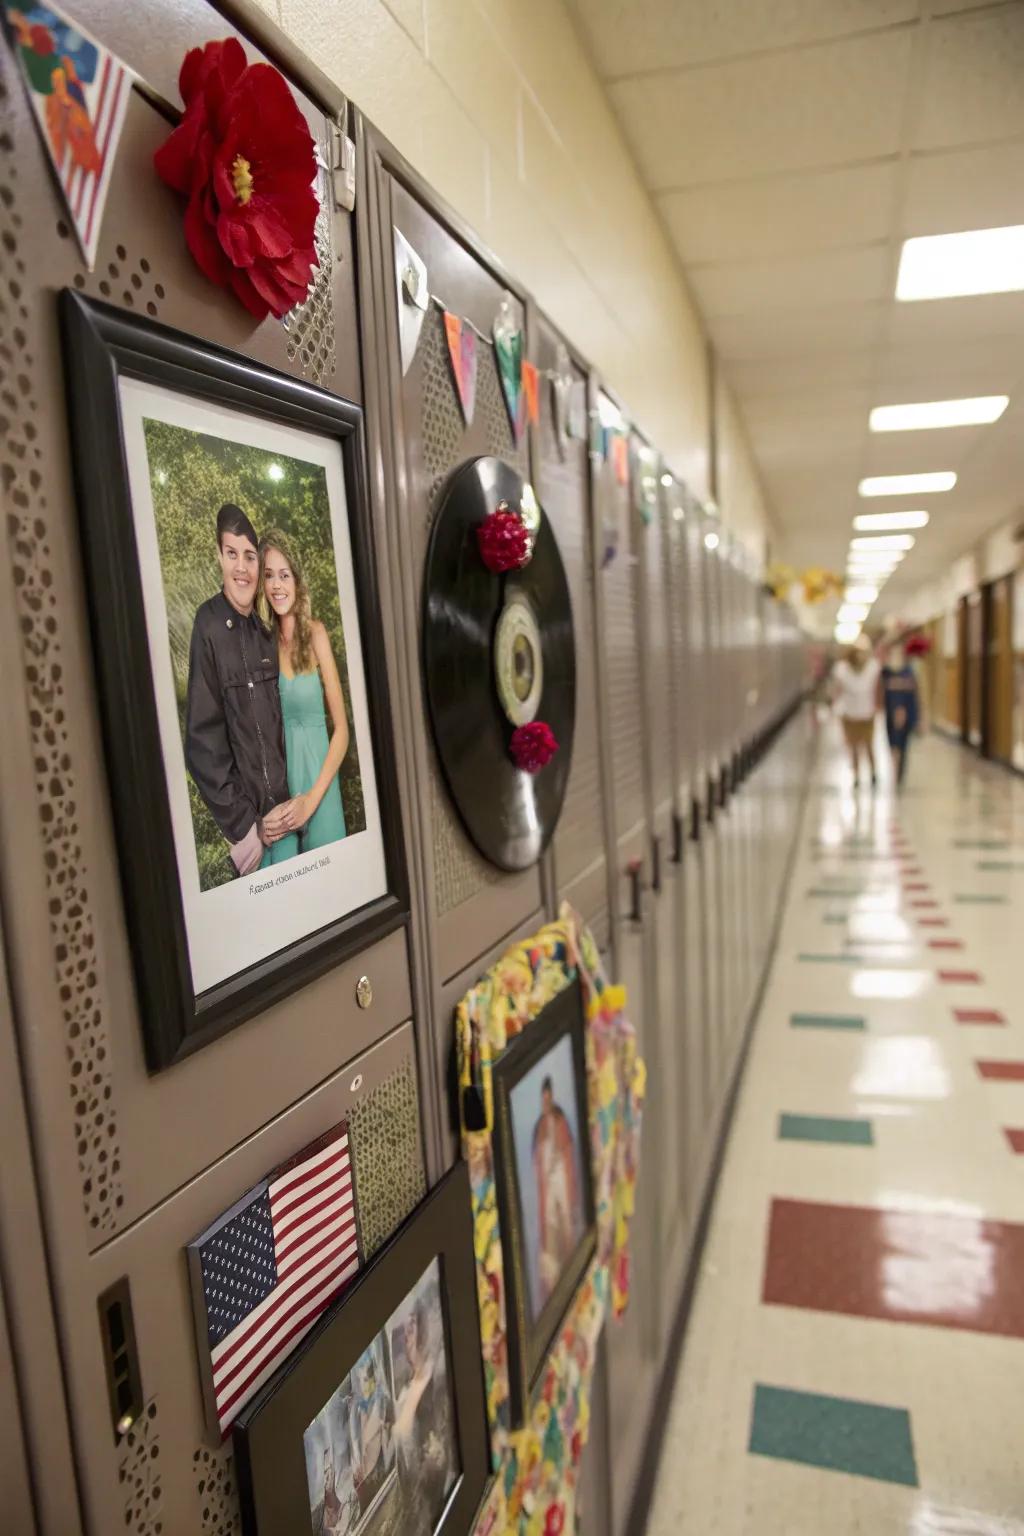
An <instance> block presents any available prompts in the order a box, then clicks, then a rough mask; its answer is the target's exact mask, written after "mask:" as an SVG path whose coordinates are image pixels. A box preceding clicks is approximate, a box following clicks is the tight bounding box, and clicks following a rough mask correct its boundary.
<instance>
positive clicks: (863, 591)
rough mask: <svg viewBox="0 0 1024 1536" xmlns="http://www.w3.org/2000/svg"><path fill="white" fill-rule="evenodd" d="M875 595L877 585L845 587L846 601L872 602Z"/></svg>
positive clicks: (876, 593)
mask: <svg viewBox="0 0 1024 1536" xmlns="http://www.w3.org/2000/svg"><path fill="white" fill-rule="evenodd" d="M877 596H878V588H877V587H868V586H863V587H859V586H856V585H854V586H851V587H847V589H846V601H847V602H848V603H873V602H874V601H875V598H876V597H877Z"/></svg>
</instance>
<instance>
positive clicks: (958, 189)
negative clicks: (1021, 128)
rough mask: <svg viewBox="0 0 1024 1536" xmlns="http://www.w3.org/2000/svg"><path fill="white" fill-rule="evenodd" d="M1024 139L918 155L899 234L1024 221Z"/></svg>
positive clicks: (909, 172)
mask: <svg viewBox="0 0 1024 1536" xmlns="http://www.w3.org/2000/svg"><path fill="white" fill-rule="evenodd" d="M1022 189H1024V142H1018V143H1009V144H988V145H985V146H984V148H982V149H957V150H948V151H946V152H945V153H941V154H927V155H914V156H912V157H911V159H910V161H909V163H908V165H907V180H906V190H905V196H904V203H903V216H902V218H901V220H900V231H899V232H900V234H901V235H903V236H909V235H940V234H947V233H949V232H951V231H954V230H959V229H997V228H1000V227H1001V226H1003V225H1005V224H1019V223H1021V222H1022V221H1024V191H1022Z"/></svg>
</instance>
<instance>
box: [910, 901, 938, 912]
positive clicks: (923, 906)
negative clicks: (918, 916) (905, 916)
mask: <svg viewBox="0 0 1024 1536" xmlns="http://www.w3.org/2000/svg"><path fill="white" fill-rule="evenodd" d="M910 905H911V906H912V907H913V908H914V910H915V911H917V912H924V911H926V910H928V909H929V908H931V910H932V911H936V910H937V909H938V905H939V904H938V902H937V901H912V902H911V903H910Z"/></svg>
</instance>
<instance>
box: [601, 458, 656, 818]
mask: <svg viewBox="0 0 1024 1536" xmlns="http://www.w3.org/2000/svg"><path fill="white" fill-rule="evenodd" d="M595 499H596V504H595V508H594V517H595V529H596V530H600V528H601V527H602V525H603V522H604V520H606V519H609V520H613V521H614V524H615V526H616V528H617V532H618V546H617V550H616V553H615V555H614V558H613V559H612V560H611V561H610V563H609V564H607V565H606V566H605V568H604V570H603V571H602V572H601V577H600V579H601V582H602V585H603V589H604V635H603V637H602V638H603V641H604V648H605V658H606V663H605V664H606V671H607V678H608V722H609V734H610V737H611V761H612V782H613V785H614V803H615V826H616V830H617V832H618V833H619V834H620V835H622V834H624V833H626V832H628V831H629V830H630V828H632V827H635V826H636V825H637V824H638V823H639V822H640V821H641V820H642V818H643V815H644V779H643V751H642V745H643V735H642V732H643V685H642V679H641V674H640V636H639V623H638V612H637V597H638V592H637V587H638V583H637V573H636V570H635V567H634V558H635V547H634V531H633V518H632V508H631V505H630V489H629V485H628V484H626V485H620V484H618V482H617V481H616V478H615V467H614V464H613V462H612V460H611V458H608V459H606V460H605V462H604V463H603V464H602V465H601V466H600V469H599V471H598V475H597V480H596V498H595Z"/></svg>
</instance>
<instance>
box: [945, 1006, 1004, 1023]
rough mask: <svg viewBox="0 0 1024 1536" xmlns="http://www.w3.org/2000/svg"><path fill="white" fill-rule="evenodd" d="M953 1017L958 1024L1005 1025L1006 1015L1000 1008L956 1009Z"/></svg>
mask: <svg viewBox="0 0 1024 1536" xmlns="http://www.w3.org/2000/svg"><path fill="white" fill-rule="evenodd" d="M953 1017H954V1019H956V1021H957V1023H958V1024H1005V1023H1006V1015H1005V1014H1002V1013H1000V1012H999V1009H998V1008H954V1009H953Z"/></svg>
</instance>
